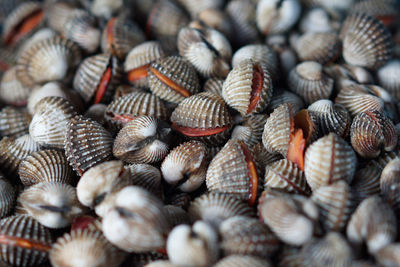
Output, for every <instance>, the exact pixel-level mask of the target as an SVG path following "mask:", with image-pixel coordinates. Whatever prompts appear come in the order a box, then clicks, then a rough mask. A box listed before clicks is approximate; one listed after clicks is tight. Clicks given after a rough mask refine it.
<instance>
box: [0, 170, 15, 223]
mask: <svg viewBox="0 0 400 267" xmlns="http://www.w3.org/2000/svg"><path fill="white" fill-rule="evenodd" d="M16 197H17V192H16V190H15V189H14V187H13V186H12V185H11V183H10V182H9V181H8V180H6V179H5V177H4V176H3V174H1V173H0V219H1V218H4V217H6V216H8V215H9V214H10V213H11V211H12V210H13V209H14V206H15V199H16Z"/></svg>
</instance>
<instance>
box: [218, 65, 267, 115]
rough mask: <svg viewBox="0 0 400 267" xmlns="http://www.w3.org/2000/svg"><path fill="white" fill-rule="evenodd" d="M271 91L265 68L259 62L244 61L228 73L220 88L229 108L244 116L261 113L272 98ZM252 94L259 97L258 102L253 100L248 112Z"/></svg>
mask: <svg viewBox="0 0 400 267" xmlns="http://www.w3.org/2000/svg"><path fill="white" fill-rule="evenodd" d="M260 76H261V77H260ZM260 78H261V80H260ZM260 86H261V88H260V89H259V87H260ZM253 87H255V88H253ZM255 90H260V91H259V92H257V91H255ZM272 91H273V87H272V79H271V76H270V74H269V72H268V70H267V68H266V66H265V65H264V64H263V63H260V62H255V61H252V60H246V61H244V62H242V63H240V64H239V65H238V66H236V67H234V68H233V69H232V70H231V71H230V72H229V74H228V77H226V79H225V81H224V84H223V87H222V97H223V98H224V100H225V101H226V103H227V104H228V105H229V106H231V107H232V108H234V109H236V110H237V111H239V112H240V114H241V115H242V116H245V115H249V114H252V113H258V112H261V111H263V110H264V109H265V108H266V106H267V105H268V103H269V101H270V99H271V97H272ZM253 92H254V95H257V96H258V95H259V100H255V101H257V103H256V105H255V106H254V107H253V108H252V109H251V110H249V107H250V105H251V104H252V100H253ZM253 101H254V100H253Z"/></svg>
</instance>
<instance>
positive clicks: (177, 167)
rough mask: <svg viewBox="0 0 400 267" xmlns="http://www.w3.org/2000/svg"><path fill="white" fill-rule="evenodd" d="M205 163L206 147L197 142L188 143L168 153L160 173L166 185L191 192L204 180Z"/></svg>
mask: <svg viewBox="0 0 400 267" xmlns="http://www.w3.org/2000/svg"><path fill="white" fill-rule="evenodd" d="M207 163H208V161H207V148H206V146H205V145H204V144H203V143H201V142H199V141H188V142H185V143H182V144H181V145H179V146H177V147H175V148H174V149H173V150H172V151H171V152H169V154H168V155H167V156H166V157H165V159H164V161H163V162H162V164H161V172H162V175H163V178H164V180H165V181H166V182H167V183H168V184H172V185H174V186H176V187H178V188H179V189H180V190H182V191H184V192H192V191H194V190H196V189H197V188H199V187H200V186H201V185H202V184H203V182H204V180H205V179H206V172H207Z"/></svg>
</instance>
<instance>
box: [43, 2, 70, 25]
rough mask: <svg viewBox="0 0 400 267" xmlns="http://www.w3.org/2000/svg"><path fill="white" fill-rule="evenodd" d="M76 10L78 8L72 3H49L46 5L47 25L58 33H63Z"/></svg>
mask: <svg viewBox="0 0 400 267" xmlns="http://www.w3.org/2000/svg"><path fill="white" fill-rule="evenodd" d="M76 10H77V7H76V6H75V4H74V3H72V2H71V1H47V3H46V4H45V16H46V22H47V25H49V27H50V28H52V29H54V30H55V31H57V32H62V31H63V30H64V26H65V24H66V23H67V21H68V20H69V18H70V17H71V16H72V15H73V14H74V12H75V11H76Z"/></svg>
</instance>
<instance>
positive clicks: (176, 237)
mask: <svg viewBox="0 0 400 267" xmlns="http://www.w3.org/2000/svg"><path fill="white" fill-rule="evenodd" d="M218 246H219V244H218V233H217V232H216V231H215V230H214V228H213V227H212V226H211V225H209V224H207V223H206V222H203V221H197V222H195V223H194V224H193V226H192V227H191V226H189V225H178V226H176V227H175V228H174V229H172V231H171V232H170V233H169V235H168V240H167V252H168V258H169V260H170V261H171V262H172V263H173V264H176V265H178V266H210V265H211V264H212V263H213V262H216V261H217V260H218V256H219V255H218V254H219V247H218Z"/></svg>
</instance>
